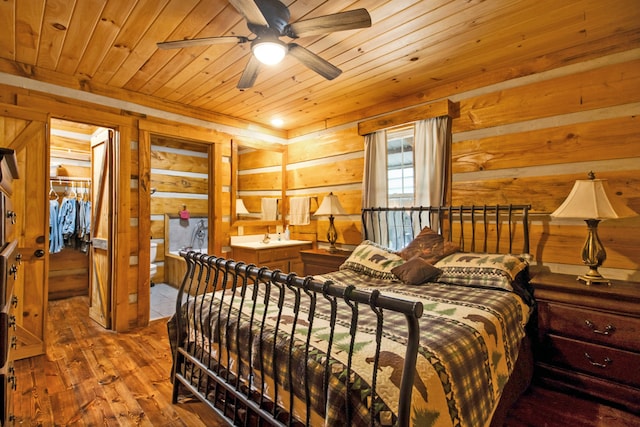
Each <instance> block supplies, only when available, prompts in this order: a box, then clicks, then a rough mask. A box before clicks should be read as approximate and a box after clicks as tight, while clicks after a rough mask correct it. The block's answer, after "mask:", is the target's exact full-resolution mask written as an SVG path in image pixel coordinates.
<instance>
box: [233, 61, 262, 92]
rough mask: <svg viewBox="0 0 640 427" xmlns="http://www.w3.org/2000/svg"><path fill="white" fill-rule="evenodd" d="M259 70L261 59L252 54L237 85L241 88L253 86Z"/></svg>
mask: <svg viewBox="0 0 640 427" xmlns="http://www.w3.org/2000/svg"><path fill="white" fill-rule="evenodd" d="M258 71H260V61H258V58H256V57H255V56H253V55H251V56H250V57H249V62H247V66H246V67H245V68H244V71H243V72H242V76H240V81H238V84H237V85H236V87H237V88H238V89H240V90H244V89H249V88H250V87H252V86H253V84H254V83H255V82H256V78H257V77H258Z"/></svg>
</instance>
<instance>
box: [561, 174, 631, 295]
mask: <svg viewBox="0 0 640 427" xmlns="http://www.w3.org/2000/svg"><path fill="white" fill-rule="evenodd" d="M611 195H612V193H611V190H609V185H608V183H607V180H606V179H596V177H595V175H594V173H593V172H589V179H579V180H577V181H576V182H575V184H574V185H573V188H572V189H571V193H569V195H568V196H567V198H566V200H565V201H564V203H562V204H561V205H560V207H559V208H558V209H556V210H555V211H554V212H553V213H552V214H551V216H552V217H555V218H578V219H584V220H585V222H586V223H587V227H588V230H589V231H588V234H587V240H586V241H585V243H584V247H583V248H582V262H583V263H584V264H585V265H587V266H588V267H589V271H588V272H587V274H584V275H581V276H578V280H581V281H583V282H584V283H585V284H587V285H591V284H597V283H606V284H609V285H610V284H611V283H610V282H609V280H607V279H605V278H604V277H602V276H601V275H600V273H598V267H600V266H601V265H602V263H603V262H604V260H605V259H606V258H607V253H606V252H605V250H604V246H602V242H600V238H599V237H598V223H599V222H600V220H604V219H615V218H626V217H630V216H635V215H637V214H636V213H635V212H634V211H633V210H631V209H630V208H629V207H627V206H626V205H625V204H623V203H622V202H621V201H620V200H619V199H618V198H617V197H612V196H611Z"/></svg>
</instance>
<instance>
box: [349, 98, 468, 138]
mask: <svg viewBox="0 0 640 427" xmlns="http://www.w3.org/2000/svg"><path fill="white" fill-rule="evenodd" d="M457 110H458V108H457V104H455V103H453V102H451V101H449V100H448V99H443V100H440V101H436V102H432V103H430V104H425V105H419V106H417V107H412V108H408V109H406V110H401V111H397V112H395V113H391V114H386V115H384V116H379V117H376V118H374V119H371V120H365V121H363V122H359V123H358V134H359V135H366V134H368V133H371V132H375V131H378V130H381V129H387V128H391V127H394V126H399V125H402V124H405V123H410V122H415V121H417V120H424V119H429V118H432V117H441V116H449V117H451V118H454V117H456V115H457Z"/></svg>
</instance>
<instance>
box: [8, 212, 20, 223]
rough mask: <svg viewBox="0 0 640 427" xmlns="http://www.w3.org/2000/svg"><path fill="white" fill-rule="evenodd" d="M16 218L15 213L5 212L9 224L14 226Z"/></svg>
mask: <svg viewBox="0 0 640 427" xmlns="http://www.w3.org/2000/svg"><path fill="white" fill-rule="evenodd" d="M17 218H18V214H17V213H15V212H14V211H7V219H9V220H11V224H15V223H16V219H17Z"/></svg>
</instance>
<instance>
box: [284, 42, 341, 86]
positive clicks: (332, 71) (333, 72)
mask: <svg viewBox="0 0 640 427" xmlns="http://www.w3.org/2000/svg"><path fill="white" fill-rule="evenodd" d="M289 53H290V54H291V56H293V57H294V58H296V59H297V60H298V61H300V62H302V63H303V64H304V65H306V66H307V67H308V68H310V69H311V70H313V71H315V72H316V73H318V74H320V75H321V76H322V77H324V78H325V79H327V80H333V79H335V78H336V77H338V76H339V75H340V74H341V73H342V70H340V68H338V67H336V66H335V65H333V64H331V63H329V62H328V61H325V60H324V59H322V58H320V57H319V56H318V55H316V54H315V53H313V52H311V51H310V50H308V49H306V48H304V47H302V46H300V45H298V44H296V43H289Z"/></svg>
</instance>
